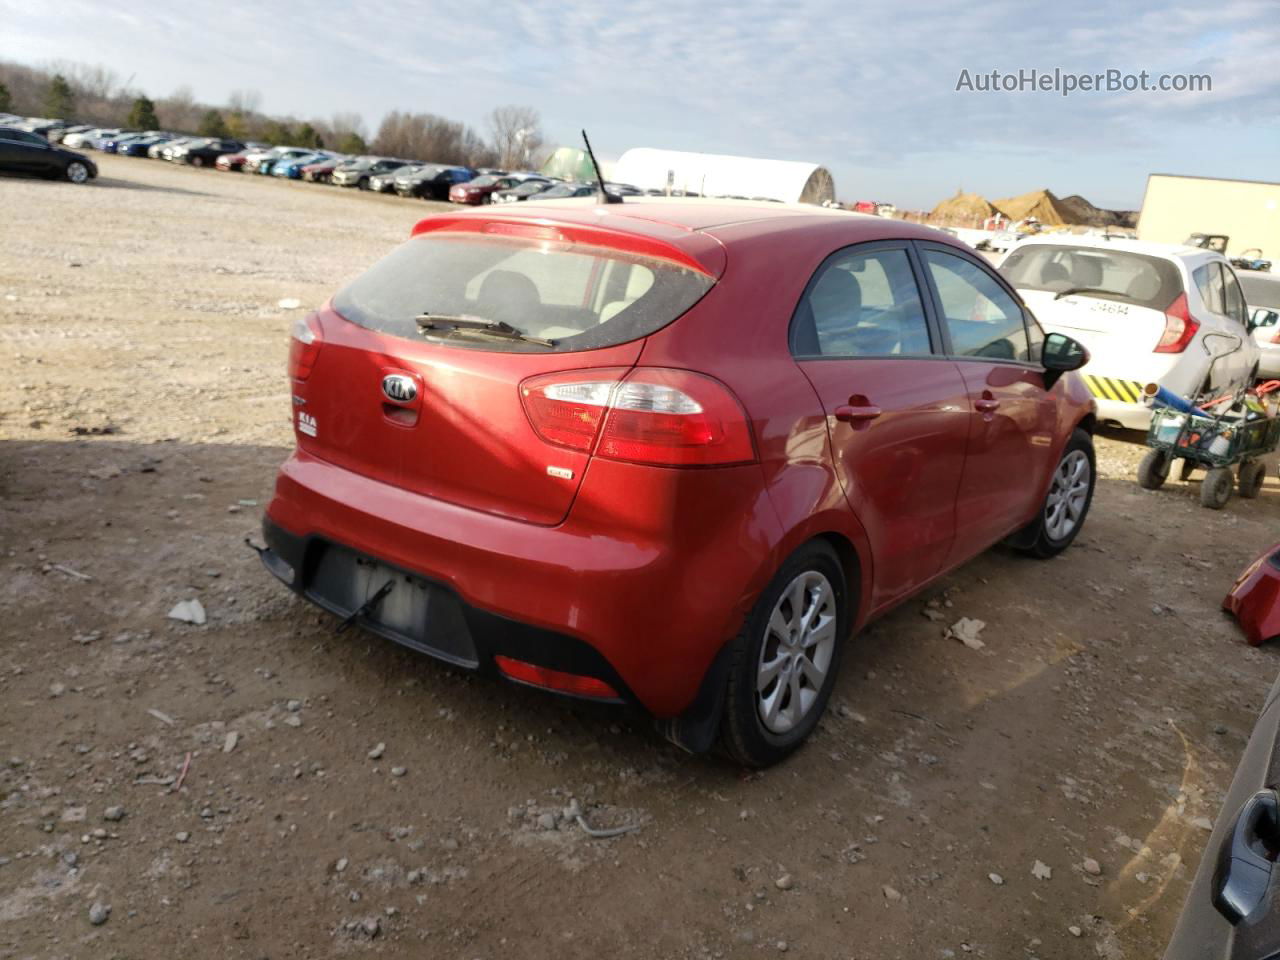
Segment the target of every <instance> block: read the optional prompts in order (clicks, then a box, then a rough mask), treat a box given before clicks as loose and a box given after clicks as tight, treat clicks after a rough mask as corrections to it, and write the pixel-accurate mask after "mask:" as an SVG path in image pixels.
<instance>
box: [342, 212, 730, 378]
mask: <svg viewBox="0 0 1280 960" xmlns="http://www.w3.org/2000/svg"><path fill="white" fill-rule="evenodd" d="M713 284H714V280H712V278H711V277H708V276H707V275H706V274H703V273H700V272H698V271H696V270H691V269H688V268H686V267H683V266H680V265H679V264H676V263H672V262H670V261H666V260H659V259H654V258H650V257H640V256H632V255H629V254H626V253H623V252H621V251H618V250H614V249H612V248H608V247H597V246H589V245H586V244H577V243H568V242H559V241H540V240H539V241H531V240H525V239H516V238H508V237H500V236H493V235H480V236H477V235H474V234H464V233H448V232H437V233H427V234H423V235H421V236H417V237H414V238H413V239H411V240H409V241H408V242H407V243H404V244H402V245H401V246H399V247H397V248H396V249H395V250H393V251H392V252H391V253H390V254H388V255H387V256H386V257H384V258H383V259H382V260H380V261H378V262H377V263H376V264H374V265H373V266H372V267H371V268H370V269H369V270H368V271H367V272H366V273H364V274H363V275H362V276H360V277H359V278H357V279H356V280H355V281H354V282H353V283H351V284H350V285H349V286H347V287H346V288H344V289H343V290H342V291H341V292H339V293H338V294H337V296H335V297H334V300H333V304H334V307H335V308H336V309H337V311H338V312H339V313H340V314H342V316H343V317H345V318H346V319H347V320H350V321H351V322H352V323H355V324H359V325H360V326H362V327H367V328H368V329H370V330H377V331H379V332H381V333H388V334H391V335H393V336H398V337H404V338H406V339H411V340H419V339H423V338H424V336H425V337H427V338H429V339H431V340H433V341H444V342H447V343H448V344H449V345H450V346H459V347H470V348H478V349H484V350H498V351H505V352H515V353H531V352H543V353H545V352H570V351H574V350H591V349H595V348H598V347H607V346H613V345H614V344H618V343H625V342H627V341H628V340H634V339H636V338H637V337H643V336H647V335H648V334H651V333H653V332H654V331H656V330H658V329H660V328H661V327H664V326H666V325H667V324H668V323H670V322H671V321H672V320H674V319H676V318H677V317H679V316H680V315H681V314H683V313H684V312H685V311H687V310H688V309H689V308H690V307H692V306H693V305H694V304H695V303H697V302H698V300H700V299H701V298H702V296H703V295H704V294H705V293H706V292H707V291H708V290H709V289H711V287H712V285H713ZM423 314H426V315H429V316H430V317H435V318H439V321H438V325H439V326H438V328H437V329H432V330H428V331H426V332H425V333H424V331H423V330H422V329H421V327H420V326H419V323H418V321H417V318H418V317H419V316H422V315H423ZM450 318H460V319H462V320H463V321H465V322H467V323H468V324H470V325H477V324H480V323H489V324H505V325H507V326H509V327H511V328H513V329H514V330H516V331H519V333H521V334H523V335H524V336H526V337H534V338H537V339H539V340H547V341H551V345H550V346H548V345H545V344H539V343H530V342H528V341H525V340H520V339H516V338H510V337H499V336H496V335H486V334H484V333H483V332H479V333H477V332H476V331H474V330H461V329H458V330H454V331H452V332H450V331H449V330H448V329H447V327H448V321H449V319H450Z"/></svg>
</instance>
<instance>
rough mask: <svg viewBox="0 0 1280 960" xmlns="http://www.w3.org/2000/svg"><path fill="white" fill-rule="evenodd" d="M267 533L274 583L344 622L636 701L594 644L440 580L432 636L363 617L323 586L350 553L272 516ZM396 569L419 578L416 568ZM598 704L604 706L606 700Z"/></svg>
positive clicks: (448, 657) (482, 665)
mask: <svg viewBox="0 0 1280 960" xmlns="http://www.w3.org/2000/svg"><path fill="white" fill-rule="evenodd" d="M262 533H263V537H264V539H265V540H266V543H267V548H266V550H264V551H262V553H261V554H260V556H261V558H262V564H263V566H264V567H266V568H267V570H268V571H269V572H270V573H271V574H272V575H273V576H275V577H276V579H278V580H280V582H282V583H283V584H285V585H286V586H287V587H289V589H291V590H293V591H294V592H295V593H297V594H298V595H299V596H301V597H303V598H305V599H307V600H310V601H311V602H312V603H314V604H316V605H317V606H319V607H322V608H324V609H325V610H328V611H329V612H330V613H332V614H335V615H336V616H338V617H341V618H343V619H346V618H349V617H352V616H353V614H355V617H354V622H355V623H357V624H359V626H361V627H362V628H364V629H365V630H368V631H370V632H371V633H375V634H377V635H378V636H381V637H385V638H386V639H388V640H394V641H395V642H396V643H400V644H403V645H405V646H407V647H410V648H412V649H414V650H417V651H419V652H421V653H426V654H430V655H431V656H434V657H436V658H438V659H440V660H444V661H445V662H447V663H451V664H453V665H454V666H457V667H461V668H463V669H465V670H475V671H478V672H482V673H494V674H497V673H500V672H499V671H498V670H497V668H496V666H495V664H494V659H493V658H494V657H495V656H505V657H510V658H512V659H514V660H520V661H522V662H525V663H534V664H537V665H538V666H541V667H548V668H550V669H552V670H559V671H562V672H565V673H572V674H577V675H579V676H587V677H594V678H596V679H598V680H603V681H604V682H605V683H607V684H609V686H611V687H612V688H613V689H614V690H616V691H618V693H619V695H620V696H619V697H618V698H617V699H614V700H612V701H609V700H605V701H604V702H614V703H622V702H624V701H634V699H635V698H634V696H633V695H632V694H631V693H630V691H629V690H628V689H627V686H626V684H625V683H624V682H623V680H622V678H621V677H619V676H618V675H617V672H616V671H615V670H614V669H613V667H612V666H610V664H609V662H608V661H607V660H605V659H604V658H603V657H602V656H601V655H600V654H599V652H598V651H596V650H595V649H594V648H593V647H591V646H590V645H589V644H586V643H583V642H582V641H581V640H578V639H576V638H574V637H570V636H566V635H564V634H560V633H556V632H554V631H551V630H543V629H541V628H538V627H534V626H532V625H530V624H526V623H521V622H519V621H517V620H510V619H508V618H506V617H503V616H500V615H498V614H495V613H492V612H490V611H487V610H482V609H480V608H479V607H475V606H472V605H471V604H469V603H467V602H466V601H464V600H462V599H461V598H460V597H459V596H458V595H457V593H456V592H455V591H453V590H452V589H451V588H449V587H448V586H447V585H444V584H441V583H438V582H432V583H431V584H430V586H431V589H432V597H431V616H432V618H433V631H432V633H431V634H430V635H428V634H425V633H423V632H421V631H419V630H413V629H409V630H402V629H396V628H390V627H385V626H383V625H381V624H379V623H378V622H377V621H376V620H375V619H372V618H369V617H365V616H360V615H358V614H357V610H356V605H355V604H353V603H351V602H349V601H348V602H344V601H343V600H341V599H339V598H338V591H337V589H336V588H335V586H334V585H333V584H329V583H326V582H325V577H324V575H323V573H322V558H323V556H324V555H325V554H326V552H329V551H334V550H337V551H343V552H345V548H346V546H347V545H346V544H340V543H337V542H334V541H329V540H326V539H324V538H323V537H320V536H316V535H305V536H298V535H295V534H292V533H290V532H289V531H288V530H285V529H284V528H283V527H281V526H279V525H278V524H276V523H275V522H273V521H272V520H271V518H270V516H267V517H264V518H263V522H262ZM362 559H365V558H362ZM369 559H372V558H369ZM398 572H399V573H403V574H406V575H408V576H410V577H414V576H415V574H414V571H410V570H404V569H401V570H399V571H398ZM415 579H417V578H416V577H415ZM421 626H425V624H422V625H421ZM553 692H554V691H553ZM593 699H596V700H597V702H599V701H600V698H593Z"/></svg>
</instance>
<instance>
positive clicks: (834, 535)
mask: <svg viewBox="0 0 1280 960" xmlns="http://www.w3.org/2000/svg"><path fill="white" fill-rule="evenodd" d="M813 541H819V542H823V543H826V544H827V545H828V546H829V547H831V549H832V550H833V551H834V552H835V555H836V558H837V559H838V560H839V561H840V567H841V569H842V570H843V571H844V576H845V592H846V595H847V596H848V598H849V622H850V624H851V625H852V627H853V628H855V629H856V628H858V627H861V626H862V624H863V623H864V621H865V619H866V614H867V611H869V610H870V609H871V586H872V577H873V574H874V564H873V558H872V555H871V543H870V541H869V540H868V539H867V534H866V531H865V530H864V529H863V528H862V524H861V523H859V522H858V518H857V517H856V516H855V515H854V513H853V511H852V510H850V509H849V508H848V507H847V506H844V505H843V504H841V505H840V506H837V507H834V508H832V509H829V510H823V511H821V512H819V513H815V514H813V515H812V516H809V517H807V518H805V519H804V520H802V521H801V522H800V523H798V524H796V525H794V526H792V527H791V528H790V530H788V531H787V532H786V533H785V534H784V535H783V537H782V538H781V539H780V540H779V541H778V544H777V546H776V547H775V549H774V551H773V553H772V555H771V557H770V558H769V564H768V569H767V570H762V571H761V572H760V574H759V575H758V576H757V577H756V590H755V591H753V592H754V594H755V596H759V591H760V590H763V589H764V586H765V585H766V584H768V582H769V581H770V580H772V579H773V576H774V574H776V573H777V572H778V570H779V569H781V567H782V565H783V564H784V563H786V562H787V558H788V557H790V556H791V555H792V554H793V553H795V552H796V551H797V550H799V549H800V548H801V547H803V546H804V545H805V544H806V543H810V542H813ZM752 602H754V598H753V600H752Z"/></svg>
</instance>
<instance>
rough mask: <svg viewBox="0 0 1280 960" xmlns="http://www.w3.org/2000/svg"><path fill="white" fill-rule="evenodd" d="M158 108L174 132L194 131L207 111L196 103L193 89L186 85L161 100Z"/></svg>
mask: <svg viewBox="0 0 1280 960" xmlns="http://www.w3.org/2000/svg"><path fill="white" fill-rule="evenodd" d="M158 108H159V113H160V115H161V116H162V117H164V122H165V125H166V126H168V127H171V128H172V129H174V130H194V129H195V128H196V127H197V126H198V125H199V123H200V118H201V117H202V116H203V115H204V112H205V109H207V108H206V107H204V106H203V105H201V104H197V103H196V98H195V96H194V95H193V94H192V92H191V88H190V87H188V86H187V85H186V84H183V85H182V86H180V87H178V89H177V90H175V91H173V93H171V94H169V96H167V97H165V98H164V99H163V100H161V101H160V103H159V104H158Z"/></svg>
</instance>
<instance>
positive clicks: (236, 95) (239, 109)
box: [227, 90, 262, 116]
mask: <svg viewBox="0 0 1280 960" xmlns="http://www.w3.org/2000/svg"><path fill="white" fill-rule="evenodd" d="M261 108H262V94H261V93H259V92H258V91H257V90H232V91H231V95H230V96H228V97H227V109H228V110H230V111H231V112H232V113H239V114H243V115H244V116H249V115H250V114H255V113H257V112H258V111H259V110H260V109H261Z"/></svg>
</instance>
